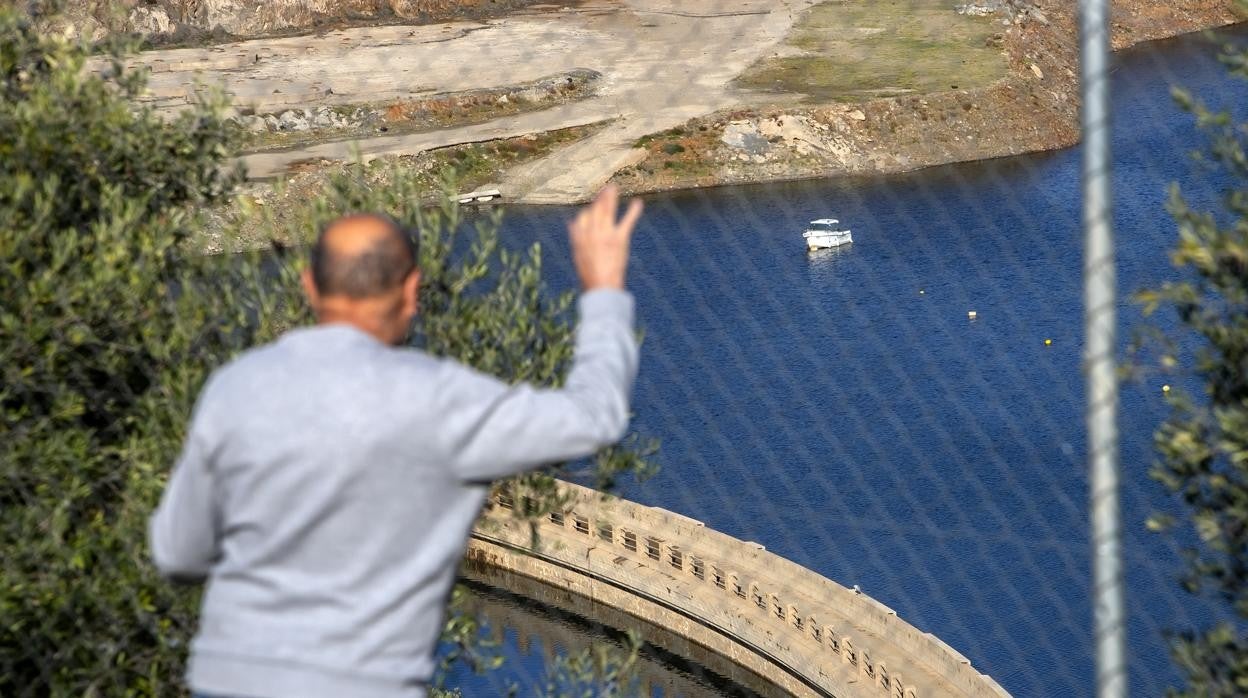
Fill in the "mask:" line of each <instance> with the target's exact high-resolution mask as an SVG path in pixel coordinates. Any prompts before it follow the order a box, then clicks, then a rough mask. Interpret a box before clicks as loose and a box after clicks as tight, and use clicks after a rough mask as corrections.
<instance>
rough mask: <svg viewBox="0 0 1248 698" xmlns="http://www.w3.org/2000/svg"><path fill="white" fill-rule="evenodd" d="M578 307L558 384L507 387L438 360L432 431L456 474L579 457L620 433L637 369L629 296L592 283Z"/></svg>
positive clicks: (484, 475) (478, 477) (484, 476)
mask: <svg viewBox="0 0 1248 698" xmlns="http://www.w3.org/2000/svg"><path fill="white" fill-rule="evenodd" d="M579 307H580V315H581V320H580V324H579V326H578V327H577V330H576V351H575V355H574V358H573V362H572V369H571V371H570V372H569V373H568V379H567V381H566V383H565V384H564V387H563V388H561V389H557V390H542V389H537V388H534V387H532V386H529V385H517V386H508V385H507V384H505V383H503V382H502V381H500V380H498V379H496V378H493V377H491V376H487V375H485V374H482V373H479V372H477V371H473V370H472V369H468V368H465V367H463V366H460V365H458V364H455V363H453V362H449V361H448V362H446V363H445V364H444V365H443V374H442V375H443V380H442V381H441V382H440V385H439V388H438V390H439V394H440V395H441V396H442V397H443V401H442V405H443V411H442V413H441V414H442V417H443V423H442V424H440V425H439V429H438V431H439V435H440V437H441V438H440V441H441V442H442V444H443V451H442V452H443V453H444V454H445V457H446V459H447V461H448V464H449V465H450V467H451V468H452V470H453V471H454V472H455V473H456V474H457V475H458V476H459V477H460V478H462V479H464V480H470V481H484V480H492V479H496V478H500V477H506V476H508V475H514V474H516V473H519V472H523V471H525V470H528V469H531V468H534V467H537V466H540V465H543V464H546V463H553V462H556V461H562V460H569V459H573V458H580V457H583V456H587V455H590V454H592V453H593V452H594V451H596V450H598V449H599V448H601V447H603V446H607V445H610V444H612V443H615V442H616V441H618V440H619V439H620V437H622V436H623V435H624V432H625V430H626V429H627V428H628V416H629V395H630V393H631V392H632V387H633V379H634V378H635V377H636V375H637V353H638V351H637V341H636V339H635V337H634V334H633V299H632V296H631V295H629V294H628V293H627V292H625V291H621V290H614V289H598V290H595V291H590V292H588V293H586V294H585V295H583V296H582V297H581V299H580V303H579Z"/></svg>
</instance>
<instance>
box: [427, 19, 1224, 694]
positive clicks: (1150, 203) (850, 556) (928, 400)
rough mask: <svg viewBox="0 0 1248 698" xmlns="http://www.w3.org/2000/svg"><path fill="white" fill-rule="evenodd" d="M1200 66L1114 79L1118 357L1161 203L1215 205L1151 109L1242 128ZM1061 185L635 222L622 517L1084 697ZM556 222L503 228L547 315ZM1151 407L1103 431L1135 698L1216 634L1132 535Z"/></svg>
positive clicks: (1210, 59)
mask: <svg viewBox="0 0 1248 698" xmlns="http://www.w3.org/2000/svg"><path fill="white" fill-rule="evenodd" d="M1218 36H1219V37H1220V38H1222V39H1234V40H1238V41H1244V40H1248V29H1246V28H1244V27H1242V26H1241V27H1239V28H1236V29H1231V30H1228V31H1224V32H1221V33H1220V34H1219V35H1218ZM1215 56H1216V51H1215V50H1214V47H1213V46H1212V45H1211V44H1210V43H1208V41H1206V40H1204V39H1202V38H1200V37H1184V38H1180V39H1175V40H1170V41H1165V42H1160V43H1154V44H1150V45H1148V46H1146V47H1143V48H1139V49H1135V50H1131V51H1127V52H1124V53H1121V54H1119V55H1118V56H1117V58H1116V68H1115V71H1114V73H1113V88H1114V92H1113V99H1114V124H1113V125H1114V141H1113V143H1114V146H1113V147H1114V162H1115V175H1114V197H1115V206H1116V218H1115V225H1116V234H1117V240H1118V244H1117V254H1118V262H1119V289H1120V292H1121V296H1122V303H1121V305H1120V334H1121V336H1122V343H1123V345H1124V347H1125V345H1126V343H1127V342H1128V341H1129V339H1130V337H1131V335H1132V333H1133V332H1135V331H1137V330H1138V329H1139V328H1140V327H1142V318H1141V312H1140V309H1139V307H1138V306H1137V305H1135V304H1133V303H1132V302H1131V301H1130V299H1129V294H1130V293H1132V292H1134V291H1136V290H1139V289H1142V288H1145V287H1148V286H1155V285H1157V284H1158V283H1160V282H1162V281H1164V280H1167V279H1177V278H1179V272H1176V271H1175V270H1174V269H1173V268H1172V266H1171V265H1170V263H1169V258H1168V250H1169V248H1171V247H1172V246H1173V245H1174V243H1175V241H1176V239H1177V235H1176V230H1175V225H1174V223H1173V221H1172V220H1171V219H1170V217H1169V216H1168V214H1167V213H1166V211H1165V210H1164V202H1165V199H1166V193H1167V188H1168V186H1169V185H1170V183H1171V182H1176V181H1177V182H1179V183H1180V184H1181V186H1182V188H1183V191H1184V192H1185V193H1186V195H1187V196H1188V198H1189V200H1191V201H1192V202H1193V203H1194V204H1195V205H1196V206H1197V207H1200V208H1205V209H1210V210H1212V209H1214V208H1215V207H1216V206H1217V203H1218V197H1219V192H1220V191H1221V190H1223V189H1224V188H1225V187H1226V186H1228V184H1229V181H1228V180H1227V179H1226V178H1225V177H1224V176H1223V175H1221V174H1220V173H1218V172H1217V171H1214V170H1210V169H1208V168H1207V167H1204V166H1200V165H1197V164H1195V163H1194V162H1193V160H1192V159H1191V158H1190V157H1189V153H1190V152H1191V151H1193V150H1195V149H1197V148H1200V147H1202V145H1203V144H1204V140H1203V138H1202V137H1201V136H1200V135H1199V134H1198V133H1197V132H1196V131H1195V130H1194V129H1193V121H1192V119H1191V117H1190V116H1188V115H1187V114H1185V113H1183V112H1182V111H1180V110H1179V109H1178V108H1176V107H1175V106H1174V103H1173V101H1172V99H1171V97H1170V93H1169V90H1170V87H1171V86H1172V85H1182V86H1185V87H1187V88H1188V89H1190V90H1191V91H1192V92H1193V93H1195V94H1196V95H1197V96H1199V97H1201V98H1203V99H1205V100H1207V101H1208V102H1209V103H1211V104H1212V105H1215V106H1219V107H1225V108H1231V109H1233V110H1234V111H1236V112H1237V116H1238V117H1239V119H1240V120H1244V119H1248V84H1246V83H1244V82H1243V81H1232V80H1230V79H1228V78H1227V74H1226V72H1225V70H1224V69H1223V68H1222V67H1221V66H1220V65H1219V64H1218V63H1217V61H1216V59H1215ZM1079 174H1080V152H1079V150H1078V149H1070V150H1066V151H1062V152H1057V153H1049V154H1042V155H1033V156H1022V157H1016V158H1006V159H1000V160H994V161H989V162H982V163H973V164H965V165H955V166H947V167H938V168H932V169H927V170H922V171H919V172H914V173H910V174H905V175H899V176H890V177H878V178H863V179H835V180H820V181H808V182H801V183H793V184H777V185H760V186H748V187H728V188H720V189H713V190H702V191H693V192H683V193H674V194H670V195H657V196H650V197H647V199H646V201H647V205H648V212H647V215H646V218H645V220H644V223H643V225H642V226H641V230H640V231H639V233H638V235H637V237H636V247H635V258H634V260H635V261H634V263H633V266H632V272H631V274H632V276H631V279H630V285H631V287H632V289H633V290H634V292H635V293H636V296H637V307H638V312H639V318H640V324H641V325H642V326H643V327H644V329H645V331H646V338H645V344H644V347H643V363H642V369H641V376H640V379H639V383H638V388H637V392H636V418H635V427H636V429H637V430H638V431H639V432H641V433H642V434H644V435H647V436H654V437H658V438H659V439H661V441H662V452H661V455H660V457H659V460H660V462H661V466H662V471H661V473H660V474H658V475H657V476H655V477H654V478H653V479H651V480H649V481H647V482H645V483H644V484H641V485H633V484H629V485H626V486H625V487H624V489H623V492H622V494H624V495H625V496H627V497H630V498H633V499H636V500H639V501H642V502H644V503H647V504H651V505H655V506H661V507H665V508H668V509H672V510H675V511H678V512H680V513H682V514H685V515H688V516H692V517H695V518H697V519H700V520H702V521H704V522H705V523H706V524H707V525H708V526H710V527H713V528H716V529H719V530H722V531H725V532H727V533H730V534H732V535H734V536H738V537H740V538H743V539H747V540H754V541H758V542H760V543H762V544H764V545H765V546H767V548H768V549H769V550H772V551H774V552H776V553H779V554H780V555H783V556H786V557H789V558H791V559H793V560H795V561H797V562H798V563H800V564H803V565H806V566H808V567H810V568H812V569H814V570H816V571H818V572H820V573H822V574H824V575H826V576H828V577H830V578H832V579H834V580H837V581H839V582H841V583H842V584H845V585H852V584H858V585H860V586H861V587H862V589H863V591H864V592H865V593H868V594H870V595H872V596H874V597H876V598H877V599H879V600H880V601H882V602H883V603H885V604H887V605H888V606H891V607H892V608H894V609H895V610H896V611H897V612H898V614H899V615H900V616H901V617H902V618H904V619H906V620H907V621H909V622H910V623H912V624H914V625H916V626H918V627H919V628H921V629H923V630H925V631H930V632H932V633H935V634H936V635H938V636H939V637H941V638H942V639H944V640H945V641H946V642H948V643H949V644H950V645H952V646H953V647H954V648H956V649H957V650H959V651H960V652H962V653H963V654H964V655H966V657H968V658H969V659H970V660H971V662H972V663H973V664H974V666H975V667H976V668H978V669H979V670H980V671H982V672H984V673H987V674H989V675H991V676H992V677H994V678H995V679H996V680H997V681H998V682H1000V683H1001V684H1002V686H1003V687H1004V688H1005V689H1006V690H1008V691H1010V692H1011V693H1012V694H1014V695H1016V696H1087V695H1092V693H1093V659H1092V657H1093V644H1092V630H1091V628H1092V610H1091V602H1090V596H1089V590H1090V581H1089V580H1090V556H1089V552H1090V545H1089V543H1088V529H1089V523H1088V515H1087V510H1088V507H1087V478H1086V474H1085V457H1086V456H1085V450H1084V428H1083V411H1084V390H1083V375H1082V373H1081V372H1080V351H1081V341H1082V340H1081V336H1082V312H1083V309H1082V302H1081V264H1082V250H1081V244H1082V243H1081V230H1080V223H1079V221H1080V210H1079V206H1080V197H1079ZM570 212H571V209H566V208H518V209H512V210H510V211H509V212H508V214H507V218H506V221H505V224H504V230H505V234H506V237H507V238H508V239H509V240H510V241H514V242H515V244H517V246H522V245H525V244H527V243H529V242H532V241H534V240H539V241H541V242H542V243H543V246H544V249H545V251H546V255H545V260H546V267H547V270H548V273H549V274H550V278H551V284H552V286H553V287H554V288H556V289H560V288H569V287H571V285H572V282H571V279H572V276H571V268H570V266H569V264H568V262H567V260H566V259H565V257H566V250H567V247H566V242H565V237H564V232H563V226H564V222H565V221H566V219H567V218H568V217H569V216H570ZM829 216H830V217H835V218H839V219H840V220H841V222H842V223H843V224H845V225H846V226H848V227H850V228H852V230H853V235H854V243H853V245H852V246H849V247H848V248H842V249H838V250H830V251H824V252H820V253H814V254H810V255H808V254H807V253H806V252H805V250H804V249H802V247H801V237H800V236H801V232H802V230H803V228H804V225H805V224H806V222H807V221H809V220H811V219H814V218H822V217H829ZM970 310H974V311H976V313H977V319H975V320H969V319H968V317H967V313H968V311H970ZM1157 321H1158V322H1160V323H1161V325H1162V326H1163V327H1168V328H1172V329H1173V328H1174V327H1175V321H1174V318H1173V317H1172V316H1169V315H1163V316H1162V317H1160V318H1158V319H1157ZM1045 339H1051V340H1052V344H1051V346H1046V345H1045V341H1044V340H1045ZM1163 382H1175V380H1174V379H1173V378H1166V379H1163V378H1161V377H1150V378H1146V379H1145V380H1143V381H1142V382H1138V383H1128V384H1126V385H1124V388H1123V394H1122V403H1121V408H1122V415H1121V429H1122V444H1121V454H1122V468H1123V476H1124V480H1125V483H1124V489H1123V497H1124V499H1123V512H1124V526H1125V535H1126V540H1125V546H1126V547H1125V558H1126V559H1125V562H1126V584H1127V588H1128V592H1129V597H1128V613H1129V616H1130V625H1129V651H1130V657H1129V660H1130V684H1131V689H1132V691H1133V692H1135V693H1137V694H1139V695H1159V694H1161V693H1162V692H1163V691H1164V688H1165V687H1166V686H1168V685H1172V684H1173V683H1174V682H1175V681H1176V680H1177V674H1176V672H1175V671H1174V669H1173V668H1172V665H1171V662H1170V658H1169V656H1168V653H1167V649H1166V644H1165V641H1164V639H1163V636H1162V633H1163V631H1164V630H1166V629H1170V628H1188V627H1195V626H1200V625H1203V624H1207V623H1208V622H1210V620H1211V619H1213V618H1215V617H1216V613H1217V612H1218V611H1217V606H1215V605H1212V604H1206V603H1204V602H1202V601H1200V600H1198V599H1194V598H1192V597H1191V596H1189V595H1188V594H1186V592H1184V591H1182V589H1181V588H1180V586H1179V584H1178V581H1177V579H1178V577H1179V575H1180V573H1181V571H1182V560H1181V558H1180V555H1179V549H1180V546H1179V544H1178V543H1176V542H1175V541H1174V539H1173V537H1166V536H1159V535H1156V534H1152V533H1149V532H1147V531H1146V529H1145V527H1144V520H1145V518H1146V517H1147V516H1148V514H1149V513H1151V512H1152V511H1154V510H1155V509H1156V508H1158V507H1166V508H1169V509H1171V510H1174V505H1173V503H1172V502H1170V500H1168V498H1167V497H1166V496H1165V495H1164V493H1163V492H1162V490H1161V488H1160V485H1157V484H1156V483H1154V482H1153V481H1151V480H1150V479H1149V478H1148V476H1147V472H1148V469H1149V467H1150V466H1151V464H1152V463H1153V462H1154V461H1155V457H1154V455H1153V451H1152V444H1151V438H1152V433H1153V431H1154V429H1155V428H1156V427H1157V425H1158V424H1159V423H1160V421H1161V420H1162V419H1163V418H1164V416H1165V414H1166V407H1165V404H1164V402H1163V400H1162V392H1161V384H1162V383H1163ZM1179 383H1180V384H1181V383H1182V381H1179ZM520 664H521V666H517V667H516V668H515V669H514V671H519V672H530V671H531V667H529V668H528V669H526V668H524V666H523V664H524V661H521V662H520ZM508 671H512V670H510V669H506V668H505V669H503V670H502V672H503V674H504V675H506V674H507V672H508ZM461 679H464V680H467V679H465V677H462V676H455V677H452V680H451V682H450V683H451V685H455V684H456V683H457V682H458V681H460V680H461ZM473 693H474V692H473V691H472V690H471V689H470V690H469V691H468V694H470V695H471V694H473Z"/></svg>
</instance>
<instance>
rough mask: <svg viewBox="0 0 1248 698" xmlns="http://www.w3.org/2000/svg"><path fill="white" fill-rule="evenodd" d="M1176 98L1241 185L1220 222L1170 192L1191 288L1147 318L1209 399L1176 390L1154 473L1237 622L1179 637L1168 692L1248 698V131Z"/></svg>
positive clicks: (1195, 584)
mask: <svg viewBox="0 0 1248 698" xmlns="http://www.w3.org/2000/svg"><path fill="white" fill-rule="evenodd" d="M1223 59H1224V61H1225V62H1226V63H1227V65H1228V66H1229V67H1230V68H1231V71H1232V73H1233V74H1235V75H1238V76H1239V77H1240V78H1248V51H1244V50H1243V49H1242V48H1240V49H1238V50H1228V51H1227V52H1226V53H1225V55H1224V57H1223ZM1176 98H1177V99H1178V101H1179V103H1180V105H1182V106H1183V107H1184V108H1186V109H1187V110H1189V111H1191V112H1193V113H1194V114H1195V115H1196V117H1197V122H1198V124H1199V126H1200V127H1201V128H1202V130H1204V131H1206V133H1208V134H1209V135H1210V136H1211V146H1212V147H1211V148H1210V156H1211V157H1210V158H1209V161H1210V162H1211V163H1213V164H1215V165H1216V166H1218V167H1219V168H1220V169H1221V170H1222V171H1223V172H1225V173H1228V174H1229V175H1230V176H1231V177H1232V179H1233V181H1234V182H1235V185H1234V186H1233V187H1232V188H1231V189H1230V190H1229V191H1228V192H1227V195H1226V198H1225V200H1224V201H1225V207H1226V210H1225V211H1224V212H1222V213H1221V215H1218V216H1216V217H1215V215H1213V214H1212V213H1208V212H1203V211H1197V210H1193V209H1192V208H1190V207H1189V205H1188V203H1187V202H1186V201H1185V200H1184V199H1183V197H1182V196H1181V194H1180V192H1179V190H1178V188H1177V186H1176V187H1175V189H1174V191H1173V193H1172V197H1171V201H1170V211H1171V213H1172V214H1173V215H1174V217H1175V219H1176V220H1177V221H1178V224H1179V235H1180V241H1179V244H1178V247H1177V248H1176V249H1175V251H1174V253H1173V259H1174V261H1175V264H1176V265H1178V266H1179V267H1181V268H1183V269H1184V270H1185V271H1187V272H1188V273H1187V274H1186V275H1185V276H1186V277H1187V278H1188V279H1189V280H1188V281H1183V282H1178V283H1172V284H1169V285H1166V286H1165V287H1163V288H1162V289H1161V290H1159V291H1155V292H1150V293H1147V294H1143V297H1144V300H1145V301H1146V302H1147V305H1148V310H1149V311H1150V312H1151V311H1152V310H1154V309H1155V308H1157V307H1159V306H1160V305H1163V304H1164V305H1166V306H1168V307H1170V308H1173V309H1174V310H1175V311H1176V313H1177V315H1178V318H1179V320H1180V322H1181V323H1182V325H1181V327H1182V340H1181V341H1178V342H1173V343H1170V345H1169V346H1168V347H1167V354H1166V356H1165V357H1164V358H1163V364H1165V365H1169V366H1172V367H1177V368H1178V369H1180V370H1182V371H1184V372H1186V373H1188V374H1189V375H1190V376H1192V377H1193V378H1194V379H1195V380H1196V381H1197V382H1199V383H1200V384H1201V387H1202V389H1203V390H1202V393H1201V395H1202V396H1203V397H1201V398H1193V397H1191V396H1189V395H1186V394H1183V392H1182V391H1180V390H1174V391H1171V393H1170V397H1169V401H1170V405H1171V408H1172V411H1171V414H1170V416H1169V418H1168V419H1167V420H1166V422H1165V423H1164V424H1163V425H1162V426H1161V428H1160V429H1158V431H1157V433H1156V434H1155V442H1156V445H1157V448H1158V451H1159V452H1160V454H1161V461H1160V463H1158V464H1157V465H1156V466H1155V467H1154V469H1153V472H1152V474H1153V477H1154V478H1156V479H1157V480H1159V481H1160V482H1161V483H1162V484H1163V485H1164V486H1165V487H1166V489H1167V490H1169V491H1170V492H1171V493H1172V494H1174V495H1176V497H1177V498H1178V499H1180V500H1181V501H1182V502H1183V505H1184V506H1185V507H1186V509H1187V510H1188V515H1189V516H1190V521H1188V522H1187V523H1188V524H1190V526H1191V533H1192V534H1194V535H1191V536H1190V537H1189V538H1188V540H1192V541H1198V543H1196V544H1194V545H1192V546H1191V547H1190V548H1189V549H1188V550H1187V556H1188V561H1189V567H1188V571H1187V574H1186V576H1185V578H1184V580H1183V583H1184V586H1185V588H1186V589H1187V590H1188V591H1190V592H1192V593H1195V594H1209V595H1210V596H1212V597H1214V598H1216V599H1218V600H1219V601H1221V602H1222V603H1224V604H1225V605H1226V607H1227V610H1228V611H1230V612H1231V614H1233V615H1234V617H1235V619H1236V620H1235V622H1224V623H1222V624H1219V625H1217V626H1215V627H1213V628H1212V629H1207V630H1200V631H1196V630H1192V629H1178V630H1177V631H1176V632H1175V633H1174V634H1173V636H1172V637H1171V642H1172V651H1173V654H1174V657H1175V660H1176V662H1177V663H1178V665H1179V668H1180V669H1181V670H1182V672H1183V676H1184V679H1185V681H1186V684H1187V685H1186V687H1185V688H1184V689H1183V690H1182V691H1171V693H1170V694H1171V695H1176V696H1192V697H1193V698H1194V697H1196V696H1201V697H1206V696H1215V697H1223V696H1225V697H1226V698H1230V697H1231V696H1242V695H1245V693H1246V692H1248V638H1246V637H1245V634H1244V621H1245V620H1248V128H1245V126H1244V125H1239V126H1237V125H1236V124H1234V123H1233V122H1232V120H1231V118H1230V116H1229V115H1228V114H1226V113H1214V112H1210V111H1209V110H1208V109H1206V108H1205V107H1204V106H1202V105H1201V104H1199V103H1198V102H1196V101H1194V100H1193V99H1192V98H1191V97H1190V96H1189V95H1187V94H1186V93H1183V92H1176ZM1184 345H1186V346H1196V347H1198V349H1197V350H1196V352H1195V354H1194V356H1192V357H1190V360H1187V359H1185V358H1183V357H1185V356H1186V355H1185V354H1184V353H1181V352H1179V351H1178V348H1179V347H1180V346H1184ZM1174 523H1175V522H1174V521H1173V520H1172V519H1171V518H1170V517H1168V516H1160V515H1159V516H1155V517H1153V518H1152V519H1150V521H1149V525H1150V528H1153V529H1155V530H1164V529H1166V528H1168V527H1169V526H1170V525H1173V524H1174Z"/></svg>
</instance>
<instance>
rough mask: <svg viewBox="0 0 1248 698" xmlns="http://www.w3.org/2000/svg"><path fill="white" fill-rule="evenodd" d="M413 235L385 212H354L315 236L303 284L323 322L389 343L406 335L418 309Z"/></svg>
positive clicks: (398, 341) (418, 281)
mask: <svg viewBox="0 0 1248 698" xmlns="http://www.w3.org/2000/svg"><path fill="white" fill-rule="evenodd" d="M416 261H417V249H416V241H415V239H414V238H413V237H412V236H411V235H409V234H408V233H406V232H405V231H404V230H403V229H402V228H401V227H399V225H398V224H397V223H395V222H394V221H393V220H391V219H390V218H388V217H386V216H381V215H377V214H371V213H357V214H351V215H348V216H343V217H342V218H339V219H337V220H334V221H332V222H330V223H329V224H328V225H326V226H325V227H324V228H323V229H322V230H321V233H320V235H319V236H317V240H316V244H315V245H314V246H313V247H312V258H311V263H310V264H309V266H308V268H307V269H306V270H305V271H304V274H303V287H304V291H305V292H306V293H307V295H308V301H309V302H310V303H311V304H312V310H313V311H314V312H315V313H316V316H317V319H318V321H319V322H320V323H321V324H348V325H353V326H355V327H356V328H358V329H360V330H362V331H364V332H367V333H368V334H371V335H373V336H374V337H376V338H377V339H379V340H381V341H383V342H385V343H387V344H398V343H400V342H402V341H403V339H404V338H405V337H406V336H407V333H408V330H409V329H410V327H411V322H412V317H413V316H415V314H416V310H417V294H418V291H419V288H420V271H419V270H418V269H417V267H416Z"/></svg>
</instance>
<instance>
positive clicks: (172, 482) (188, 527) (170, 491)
mask: <svg viewBox="0 0 1248 698" xmlns="http://www.w3.org/2000/svg"><path fill="white" fill-rule="evenodd" d="M206 392H207V390H205V393H206ZM202 401H203V398H202V396H201V403H202ZM195 412H196V413H195V415H194V416H192V418H191V427H190V432H189V433H188V434H187V437H186V443H185V444H184V445H183V447H182V455H181V457H179V458H178V462H177V464H176V465H174V468H173V474H172V475H170V476H169V483H168V485H166V486H165V492H164V494H163V495H162V496H161V498H160V505H159V506H158V507H157V508H156V512H155V513H154V514H152V518H151V520H150V521H149V522H148V542H149V545H150V546H151V552H152V561H153V562H154V563H155V564H156V569H158V570H159V571H160V573H161V574H162V575H164V576H166V577H169V578H172V579H177V580H181V581H198V580H200V579H203V578H204V577H206V576H207V575H208V572H209V571H210V570H211V568H212V564H213V562H214V561H215V560H216V559H217V557H218V554H219V550H218V540H219V538H218V533H219V532H218V528H219V525H218V522H219V517H218V515H217V511H216V500H217V498H216V488H215V487H214V485H213V478H212V472H211V470H210V467H209V466H210V463H209V455H208V454H209V453H210V451H211V446H210V445H209V444H208V442H207V439H206V436H207V432H208V429H207V428H206V425H205V419H204V416H203V414H202V410H200V409H198V408H197V409H196V411H195Z"/></svg>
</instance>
